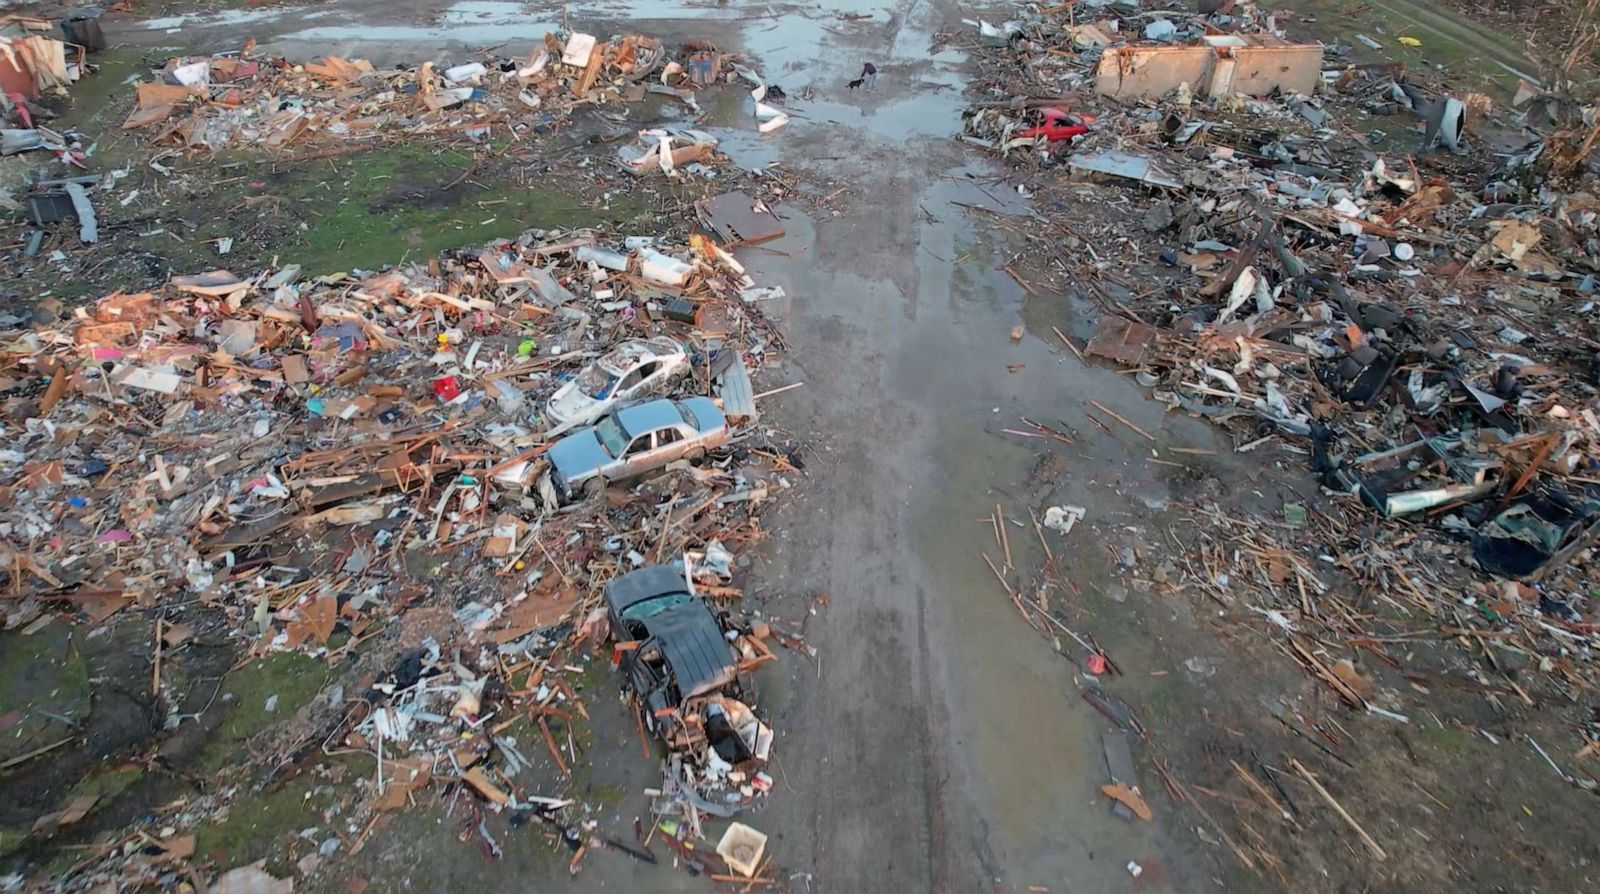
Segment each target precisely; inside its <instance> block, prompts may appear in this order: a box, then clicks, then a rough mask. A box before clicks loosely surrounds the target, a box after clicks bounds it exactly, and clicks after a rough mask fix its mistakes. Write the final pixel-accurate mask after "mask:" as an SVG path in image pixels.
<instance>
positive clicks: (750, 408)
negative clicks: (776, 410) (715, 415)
mask: <svg viewBox="0 0 1600 894" xmlns="http://www.w3.org/2000/svg"><path fill="white" fill-rule="evenodd" d="M722 415H724V416H726V417H728V421H729V422H754V421H756V420H757V419H759V418H760V417H761V414H760V413H759V412H757V411H756V390H755V385H753V384H751V382H750V370H749V369H748V368H746V367H745V365H744V357H743V356H740V355H736V356H735V359H734V361H733V365H732V366H730V367H728V370H727V372H724V373H723V374H722Z"/></svg>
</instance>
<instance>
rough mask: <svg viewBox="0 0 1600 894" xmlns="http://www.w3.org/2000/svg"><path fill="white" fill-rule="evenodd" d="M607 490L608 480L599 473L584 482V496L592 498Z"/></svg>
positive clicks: (586, 498)
mask: <svg viewBox="0 0 1600 894" xmlns="http://www.w3.org/2000/svg"><path fill="white" fill-rule="evenodd" d="M605 492H606V480H605V479H604V478H602V477H601V476H599V475H596V476H594V477H593V478H590V479H589V480H588V481H585V482H584V483H583V498H584V499H585V500H592V499H594V498H595V497H598V496H600V495H601V494H603V493H605Z"/></svg>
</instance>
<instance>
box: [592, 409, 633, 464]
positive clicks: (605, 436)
mask: <svg viewBox="0 0 1600 894" xmlns="http://www.w3.org/2000/svg"><path fill="white" fill-rule="evenodd" d="M594 436H595V437H597V438H599V439H600V446H602V447H604V448H606V452H607V453H609V454H611V455H612V456H613V457H618V456H621V455H622V451H624V450H627V449H628V433H627V432H625V431H623V430H622V426H620V425H618V424H617V417H615V416H607V417H606V418H604V419H602V420H600V421H599V422H598V423H596V424H595V427H594Z"/></svg>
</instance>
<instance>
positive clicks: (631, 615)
mask: <svg viewBox="0 0 1600 894" xmlns="http://www.w3.org/2000/svg"><path fill="white" fill-rule="evenodd" d="M693 599H694V597H693V596H690V595H689V594H688V593H668V594H667V595H665V596H657V597H656V598H654V599H646V600H645V601H643V602H635V603H634V604H632V605H630V606H628V607H627V608H625V609H623V610H622V618H623V620H625V621H643V620H645V619H647V618H653V617H655V616H656V615H659V614H661V613H662V612H664V611H666V610H667V609H669V608H676V607H677V606H680V605H684V604H686V603H688V602H691V601H693Z"/></svg>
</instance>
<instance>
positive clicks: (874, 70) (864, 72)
mask: <svg viewBox="0 0 1600 894" xmlns="http://www.w3.org/2000/svg"><path fill="white" fill-rule="evenodd" d="M877 82H878V66H876V65H873V64H872V63H871V62H863V63H862V64H861V77H859V78H856V79H855V80H853V81H851V82H850V83H848V84H846V85H845V86H846V87H849V88H850V89H851V90H854V89H856V88H857V87H860V86H861V85H862V84H866V85H867V86H868V87H871V86H872V85H873V84H876V83H877Z"/></svg>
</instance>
